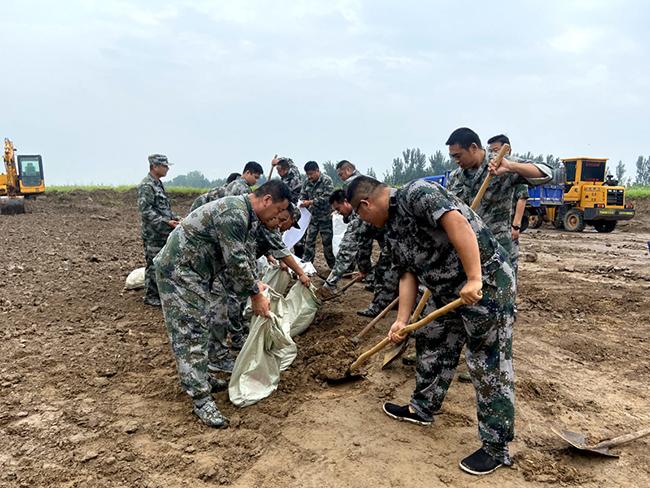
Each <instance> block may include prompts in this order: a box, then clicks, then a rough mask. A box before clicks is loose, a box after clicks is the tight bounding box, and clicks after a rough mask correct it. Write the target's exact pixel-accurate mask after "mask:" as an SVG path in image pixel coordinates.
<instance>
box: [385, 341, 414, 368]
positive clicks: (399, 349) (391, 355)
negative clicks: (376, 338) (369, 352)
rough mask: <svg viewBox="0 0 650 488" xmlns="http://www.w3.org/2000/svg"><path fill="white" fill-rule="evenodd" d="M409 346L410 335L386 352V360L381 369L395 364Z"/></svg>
mask: <svg viewBox="0 0 650 488" xmlns="http://www.w3.org/2000/svg"><path fill="white" fill-rule="evenodd" d="M408 346H409V337H407V338H406V339H404V340H403V341H402V342H400V343H399V344H395V345H394V346H393V347H392V348H391V349H390V350H389V351H388V352H387V353H386V354H384V362H383V364H382V365H381V369H386V368H387V367H388V366H390V365H391V364H393V362H395V360H396V359H398V358H400V357H402V354H404V352H405V351H406V349H407V348H408Z"/></svg>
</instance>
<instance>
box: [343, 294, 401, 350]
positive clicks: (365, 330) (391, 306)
mask: <svg viewBox="0 0 650 488" xmlns="http://www.w3.org/2000/svg"><path fill="white" fill-rule="evenodd" d="M398 303H399V297H397V298H396V299H395V300H393V301H392V302H390V304H389V305H388V306H387V307H386V308H385V309H383V310H382V311H381V313H380V314H379V315H377V316H376V317H375V318H374V319H372V320H371V321H370V323H369V324H368V325H366V326H365V327H364V328H363V329H361V331H360V332H359V333H358V334H357V335H355V336H354V337H353V338H352V339H351V341H352V342H358V341H359V340H360V339H361V338H362V337H363V336H364V335H366V334H367V333H368V331H369V330H370V329H372V328H373V327H374V326H375V325H377V322H379V321H380V320H381V319H383V318H384V317H385V316H386V315H388V313H389V312H390V311H391V310H392V309H394V308H395V305H397V304H398Z"/></svg>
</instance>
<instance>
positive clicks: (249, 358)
mask: <svg viewBox="0 0 650 488" xmlns="http://www.w3.org/2000/svg"><path fill="white" fill-rule="evenodd" d="M290 279H291V278H290V276H289V273H287V272H286V271H282V270H280V269H279V268H271V269H270V270H269V271H268V272H267V274H266V275H265V276H264V279H263V281H264V283H266V284H268V285H269V286H270V288H269V289H268V290H267V291H266V293H268V296H269V298H270V300H271V307H270V308H271V316H270V317H269V318H265V317H259V316H254V317H253V318H252V320H251V324H250V332H249V334H248V338H247V339H246V343H245V344H244V347H242V350H241V351H240V352H239V355H238V356H237V360H236V361H235V366H234V368H233V372H232V375H231V376H230V384H229V386H228V394H229V397H230V401H231V402H232V403H233V404H234V405H236V406H238V407H246V406H249V405H252V404H254V403H256V402H258V401H260V400H262V399H264V398H266V397H268V396H269V395H270V394H271V393H273V392H274V391H275V390H276V389H277V387H278V383H279V382H280V372H281V371H284V370H285V369H287V368H288V367H289V366H291V363H293V361H294V359H296V355H297V354H298V349H297V347H296V344H295V342H293V339H292V337H295V336H296V335H298V334H301V333H303V332H304V331H305V330H306V329H307V328H308V327H309V326H310V325H311V323H312V322H313V321H314V317H315V316H316V312H317V311H318V307H319V306H320V301H319V300H318V298H316V289H315V288H314V286H311V287H309V288H307V287H305V286H303V285H302V283H300V282H296V283H295V284H294V285H293V287H291V289H290V290H289V293H287V295H286V297H285V296H283V295H284V292H285V291H286V289H287V287H288V286H289V281H290ZM249 307H250V304H249ZM249 307H247V308H249ZM247 312H248V313H250V310H247Z"/></svg>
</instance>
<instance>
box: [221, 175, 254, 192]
mask: <svg viewBox="0 0 650 488" xmlns="http://www.w3.org/2000/svg"><path fill="white" fill-rule="evenodd" d="M250 192H251V187H250V186H248V183H246V180H245V179H244V178H242V177H241V176H240V177H239V178H237V179H236V180H233V181H231V182H230V183H228V186H226V190H225V193H226V195H227V196H237V195H248V194H249V193H250Z"/></svg>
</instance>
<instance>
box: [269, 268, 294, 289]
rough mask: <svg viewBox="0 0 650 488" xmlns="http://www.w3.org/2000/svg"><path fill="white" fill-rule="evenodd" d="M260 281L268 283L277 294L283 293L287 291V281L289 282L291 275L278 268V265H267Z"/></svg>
mask: <svg viewBox="0 0 650 488" xmlns="http://www.w3.org/2000/svg"><path fill="white" fill-rule="evenodd" d="M262 283H266V284H267V285H269V286H270V287H271V288H273V289H274V290H275V291H276V292H277V293H278V294H279V295H284V294H285V293H286V292H287V288H288V287H289V283H291V275H290V274H289V272H288V271H284V270H282V269H280V267H279V266H269V268H268V270H267V271H266V273H265V274H264V276H263V277H262Z"/></svg>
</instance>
